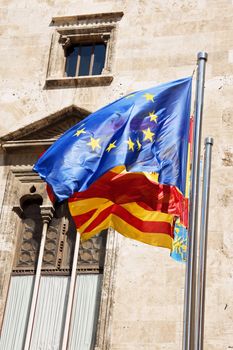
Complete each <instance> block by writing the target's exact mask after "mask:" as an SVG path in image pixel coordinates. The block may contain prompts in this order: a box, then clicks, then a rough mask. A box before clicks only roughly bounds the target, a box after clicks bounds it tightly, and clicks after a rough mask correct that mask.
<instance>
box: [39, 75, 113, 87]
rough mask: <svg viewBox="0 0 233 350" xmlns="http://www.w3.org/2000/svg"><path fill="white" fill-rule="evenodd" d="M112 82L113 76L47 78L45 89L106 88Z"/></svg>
mask: <svg viewBox="0 0 233 350" xmlns="http://www.w3.org/2000/svg"><path fill="white" fill-rule="evenodd" d="M112 81H113V75H95V76H94V75H92V76H85V77H64V78H47V79H46V83H45V86H46V88H48V89H49V88H50V89H55V88H60V87H61V88H66V87H67V88H68V87H73V88H74V87H90V86H106V85H110V84H111V82H112Z"/></svg>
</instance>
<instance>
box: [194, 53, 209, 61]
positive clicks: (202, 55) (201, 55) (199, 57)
mask: <svg viewBox="0 0 233 350" xmlns="http://www.w3.org/2000/svg"><path fill="white" fill-rule="evenodd" d="M200 59H204V60H205V61H207V59H208V53H207V52H204V51H201V52H198V54H197V60H200Z"/></svg>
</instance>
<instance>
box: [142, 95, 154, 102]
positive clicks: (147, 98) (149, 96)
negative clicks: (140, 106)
mask: <svg viewBox="0 0 233 350" xmlns="http://www.w3.org/2000/svg"><path fill="white" fill-rule="evenodd" d="M143 97H145V99H146V100H147V101H152V102H154V95H152V94H149V93H146V94H145V95H143Z"/></svg>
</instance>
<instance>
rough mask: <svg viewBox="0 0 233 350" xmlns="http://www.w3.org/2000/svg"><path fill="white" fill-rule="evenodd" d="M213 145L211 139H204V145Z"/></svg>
mask: <svg viewBox="0 0 233 350" xmlns="http://www.w3.org/2000/svg"><path fill="white" fill-rule="evenodd" d="M213 144H214V139H213V137H210V136H208V137H206V138H205V145H213Z"/></svg>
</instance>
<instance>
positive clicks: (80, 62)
mask: <svg viewBox="0 0 233 350" xmlns="http://www.w3.org/2000/svg"><path fill="white" fill-rule="evenodd" d="M105 54H106V45H105V44H104V43H93V44H76V45H71V46H70V47H68V48H67V49H66V54H65V55H66V67H65V73H66V76H67V77H74V76H77V75H78V76H86V75H100V74H102V71H103V68H104V64H105Z"/></svg>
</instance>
